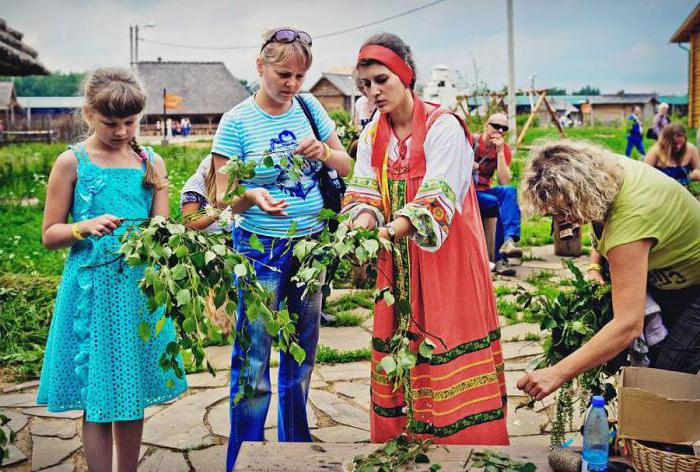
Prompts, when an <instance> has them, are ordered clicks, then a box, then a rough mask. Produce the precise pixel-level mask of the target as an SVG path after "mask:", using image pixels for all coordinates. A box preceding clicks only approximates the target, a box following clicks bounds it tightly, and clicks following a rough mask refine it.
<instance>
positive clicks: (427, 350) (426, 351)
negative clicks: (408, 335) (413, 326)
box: [418, 338, 435, 359]
mask: <svg viewBox="0 0 700 472" xmlns="http://www.w3.org/2000/svg"><path fill="white" fill-rule="evenodd" d="M434 349H435V343H434V342H432V341H431V340H430V339H428V338H425V339H424V340H423V342H422V343H420V346H418V352H419V353H420V355H421V356H423V357H425V358H427V359H430V358H431V357H433V350H434Z"/></svg>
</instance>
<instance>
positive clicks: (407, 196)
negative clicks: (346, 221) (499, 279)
mask: <svg viewBox="0 0 700 472" xmlns="http://www.w3.org/2000/svg"><path fill="white" fill-rule="evenodd" d="M357 72H358V75H359V78H360V79H361V80H362V82H363V84H364V86H365V87H366V90H367V91H368V92H369V98H370V100H372V102H373V103H374V104H376V106H377V109H378V110H379V111H380V114H379V116H378V117H376V118H375V119H374V120H373V121H372V123H370V124H369V125H368V126H367V127H366V128H365V130H364V132H363V133H362V135H361V137H360V142H359V147H358V153H357V163H356V165H355V170H354V175H353V178H352V180H351V181H350V185H349V187H348V190H347V193H346V195H345V200H344V209H343V211H344V213H348V214H349V215H350V221H351V225H353V226H362V227H366V228H375V227H380V231H379V235H380V237H383V238H385V239H388V240H390V241H392V242H393V243H394V250H393V252H392V253H389V252H386V251H385V252H384V253H383V254H382V256H381V257H380V263H379V271H378V276H377V287H378V288H384V287H389V288H390V289H391V290H392V291H393V295H394V297H395V299H396V301H397V302H396V303H395V304H393V305H391V306H389V305H387V304H386V303H385V302H384V301H381V302H379V303H377V305H376V307H375V311H374V333H373V339H372V347H373V349H372V383H371V386H372V394H371V396H372V409H371V416H370V418H371V439H372V441H373V442H386V441H388V440H390V439H392V438H394V437H396V436H397V435H399V434H401V433H402V432H403V431H404V429H405V426H406V422H407V416H406V407H405V405H404V399H403V394H402V390H401V389H394V388H393V386H392V385H391V384H390V382H389V381H388V378H387V376H386V375H384V373H383V372H377V370H376V366H377V364H378V363H379V362H380V361H381V359H382V358H383V357H384V356H386V355H387V346H388V345H389V342H390V340H391V338H392V336H393V335H394V333H395V331H396V329H397V326H399V324H400V323H401V322H402V317H406V316H407V315H405V314H402V313H401V312H400V311H399V310H396V309H395V308H396V307H397V306H398V305H399V304H400V300H406V301H410V304H411V311H412V314H411V315H410V319H408V318H405V319H403V322H404V323H408V327H409V328H408V329H409V332H410V333H412V334H409V336H408V337H409V338H411V339H412V340H411V350H412V351H413V352H416V351H417V348H418V345H419V344H420V343H421V342H422V341H423V340H424V339H425V338H426V337H427V338H429V339H430V340H431V341H433V343H434V344H435V345H436V346H437V347H436V348H435V350H434V351H433V355H432V357H430V358H429V359H428V358H426V357H423V356H418V362H417V365H416V367H415V368H413V369H412V370H411V374H410V379H411V394H412V395H411V396H412V401H413V415H414V417H413V419H414V422H413V424H412V427H411V432H412V433H415V434H417V435H418V437H420V438H431V439H433V440H434V441H435V442H438V443H442V444H502V445H503V444H508V432H507V430H506V420H505V416H506V389H505V381H504V375H503V356H502V353H501V345H500V341H499V338H500V329H499V325H498V317H497V315H496V305H495V300H494V296H493V288H492V285H491V277H490V272H489V267H488V258H487V254H486V245H485V242H484V234H483V230H482V227H481V220H480V216H479V207H478V204H477V200H476V194H475V192H474V188H473V186H472V185H470V184H471V168H472V160H473V152H472V148H471V145H470V141H471V137H470V136H469V132H468V131H467V129H466V126H465V125H464V123H463V122H462V121H461V120H460V119H458V118H456V117H455V115H453V114H451V113H449V112H448V111H447V110H445V109H444V108H440V107H438V106H436V105H432V104H427V103H425V102H423V101H422V100H420V98H418V96H417V95H416V93H415V92H414V91H413V87H414V85H415V67H414V63H413V58H412V55H411V50H410V48H409V47H408V46H407V45H406V44H405V43H404V42H403V41H402V40H401V38H399V37H398V36H396V35H393V34H387V33H383V34H379V35H375V36H372V37H371V38H369V39H368V40H367V41H365V43H364V45H363V46H362V49H361V50H360V54H359V57H358V62H357ZM465 134H466V136H465Z"/></svg>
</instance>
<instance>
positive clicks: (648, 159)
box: [643, 144, 659, 167]
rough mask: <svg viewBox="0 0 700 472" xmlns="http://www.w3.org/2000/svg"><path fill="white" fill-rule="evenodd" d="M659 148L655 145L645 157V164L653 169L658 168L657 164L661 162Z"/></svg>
mask: <svg viewBox="0 0 700 472" xmlns="http://www.w3.org/2000/svg"><path fill="white" fill-rule="evenodd" d="M657 154H658V147H657V145H656V144H654V145H653V146H652V147H651V149H649V152H648V153H647V155H646V156H645V157H644V161H643V162H644V163H645V164H649V165H650V166H652V167H656V164H657V162H658V160H659V158H658V155H657Z"/></svg>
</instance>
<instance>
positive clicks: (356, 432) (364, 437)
mask: <svg viewBox="0 0 700 472" xmlns="http://www.w3.org/2000/svg"><path fill="white" fill-rule="evenodd" d="M312 434H313V436H314V437H316V438H317V439H318V440H319V441H321V442H329V443H357V442H369V432H368V431H365V430H363V429H357V428H352V427H350V426H329V427H328V428H321V429H317V430H315V431H313V432H312Z"/></svg>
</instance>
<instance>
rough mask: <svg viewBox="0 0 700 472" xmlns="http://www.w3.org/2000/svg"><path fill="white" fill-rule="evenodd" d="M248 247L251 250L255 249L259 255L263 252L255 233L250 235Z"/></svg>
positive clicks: (263, 249)
mask: <svg viewBox="0 0 700 472" xmlns="http://www.w3.org/2000/svg"><path fill="white" fill-rule="evenodd" d="M248 245H249V246H250V247H251V248H252V249H255V250H256V251H258V252H260V253H262V252H265V248H264V247H263V245H262V243H261V242H260V238H258V235H257V234H255V233H252V234H251V235H250V239H248Z"/></svg>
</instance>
